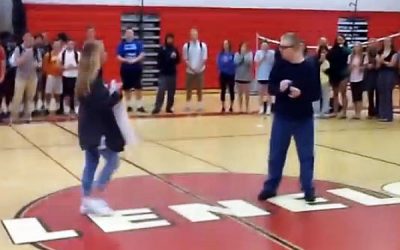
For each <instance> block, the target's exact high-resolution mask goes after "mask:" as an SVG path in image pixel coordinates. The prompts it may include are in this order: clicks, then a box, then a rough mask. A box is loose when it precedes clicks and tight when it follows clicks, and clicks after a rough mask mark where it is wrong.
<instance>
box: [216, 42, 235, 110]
mask: <svg viewBox="0 0 400 250" xmlns="http://www.w3.org/2000/svg"><path fill="white" fill-rule="evenodd" d="M234 58H235V55H234V54H233V52H232V46H231V42H230V41H228V40H225V41H224V44H223V48H222V50H221V52H220V53H219V55H218V60H217V63H218V70H219V83H220V86H221V102H222V110H221V112H222V113H224V112H225V95H226V89H227V88H228V89H229V95H230V98H231V105H230V107H229V112H233V103H234V101H235V67H236V66H235V62H234Z"/></svg>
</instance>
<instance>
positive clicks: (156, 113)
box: [151, 109, 160, 115]
mask: <svg viewBox="0 0 400 250" xmlns="http://www.w3.org/2000/svg"><path fill="white" fill-rule="evenodd" d="M159 113H160V110H157V109H154V110H153V111H152V112H151V114H152V115H158V114H159Z"/></svg>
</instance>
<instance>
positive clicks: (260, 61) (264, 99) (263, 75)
mask: <svg viewBox="0 0 400 250" xmlns="http://www.w3.org/2000/svg"><path fill="white" fill-rule="evenodd" d="M254 62H255V63H256V65H257V73H256V75H257V81H258V83H259V87H260V88H259V91H258V93H259V96H260V114H268V115H269V114H270V113H271V99H270V98H269V95H268V84H269V76H270V74H271V70H272V67H273V66H274V63H275V51H274V50H271V49H269V47H268V42H267V41H262V43H261V49H260V50H258V51H257V52H256V55H255V56H254Z"/></svg>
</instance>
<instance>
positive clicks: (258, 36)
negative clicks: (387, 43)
mask: <svg viewBox="0 0 400 250" xmlns="http://www.w3.org/2000/svg"><path fill="white" fill-rule="evenodd" d="M396 37H400V32H398V33H393V34H391V35H388V36H384V37H380V38H377V41H378V42H380V41H383V40H385V39H386V38H396ZM262 41H267V42H268V43H272V44H279V41H278V40H275V39H272V38H269V37H266V36H262V35H260V34H259V33H256V48H257V50H258V49H259V46H260V43H261V42H262ZM370 43H371V42H363V43H361V44H362V45H363V46H367V45H368V44H370ZM307 48H308V49H317V48H318V46H307Z"/></svg>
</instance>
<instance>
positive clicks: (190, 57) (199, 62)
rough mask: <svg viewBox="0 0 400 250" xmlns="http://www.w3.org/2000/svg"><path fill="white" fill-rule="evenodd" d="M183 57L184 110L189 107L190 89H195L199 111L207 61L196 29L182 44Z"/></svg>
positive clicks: (205, 50) (203, 46)
mask: <svg viewBox="0 0 400 250" xmlns="http://www.w3.org/2000/svg"><path fill="white" fill-rule="evenodd" d="M182 55H183V59H184V60H185V62H186V102H187V104H186V111H190V109H191V101H192V91H193V89H196V90H197V101H198V107H197V110H198V111H201V110H202V109H203V107H202V101H203V84H204V71H205V69H206V61H207V45H206V44H205V43H204V42H201V41H199V33H198V31H197V30H196V29H192V30H191V31H190V41H189V42H187V43H185V45H184V46H183V53H182Z"/></svg>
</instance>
